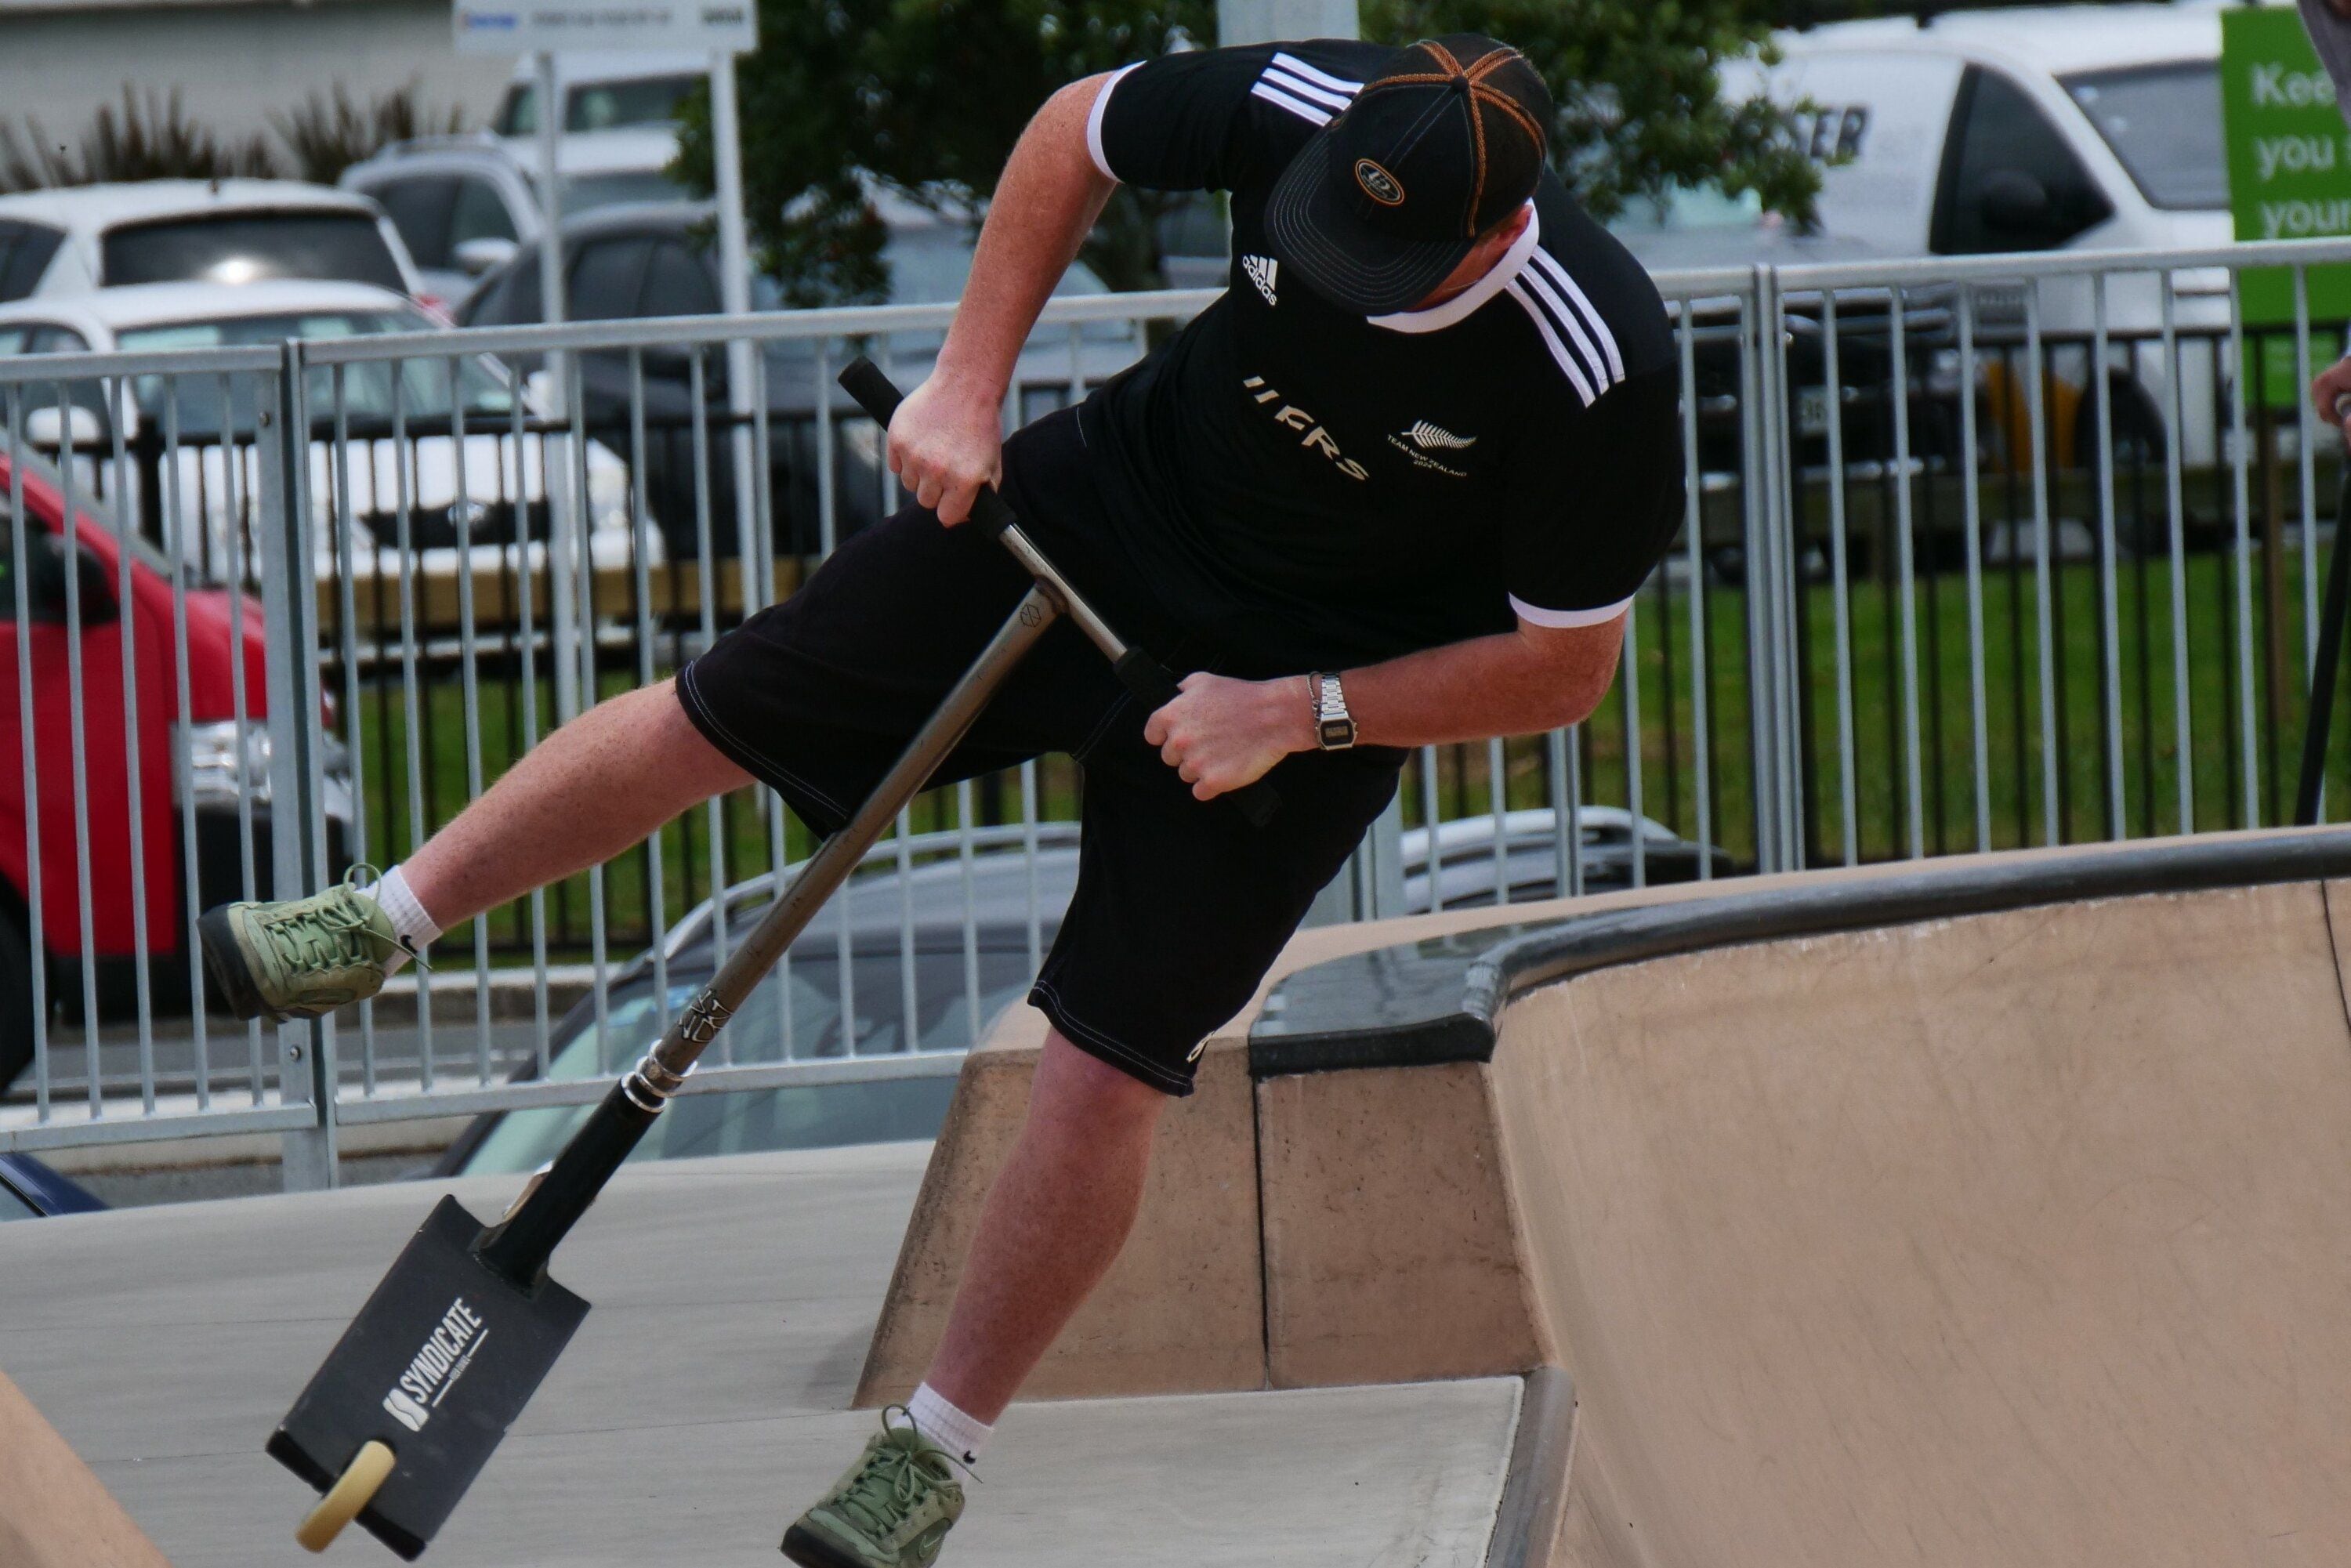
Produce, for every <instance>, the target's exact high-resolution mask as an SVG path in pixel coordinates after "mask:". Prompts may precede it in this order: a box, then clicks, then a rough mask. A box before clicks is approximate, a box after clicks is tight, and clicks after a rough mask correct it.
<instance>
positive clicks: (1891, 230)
mask: <svg viewBox="0 0 2351 1568" xmlns="http://www.w3.org/2000/svg"><path fill="white" fill-rule="evenodd" d="M1774 42H1775V44H1776V45H1777V46H1778V47H1779V49H1780V52H1781V56H1782V57H1781V59H1780V61H1779V63H1778V64H1776V65H1773V66H1771V67H1769V68H1765V67H1761V66H1758V65H1756V64H1755V63H1754V62H1752V61H1742V62H1739V63H1737V64H1734V65H1733V66H1732V67H1731V68H1728V69H1727V70H1726V71H1725V73H1724V75H1725V89H1726V92H1727V93H1728V94H1729V96H1732V97H1734V98H1741V97H1750V96H1755V95H1758V94H1761V95H1766V96H1769V97H1770V98H1771V99H1772V100H1773V101H1775V102H1779V103H1782V104H1784V105H1787V106H1789V108H1790V110H1791V112H1792V114H1793V116H1794V118H1793V120H1792V124H1793V127H1794V134H1795V136H1796V138H1797V141H1798V143H1799V145H1801V146H1802V147H1803V148H1804V149H1805V150H1806V151H1807V152H1809V153H1810V154H1811V155H1812V156H1813V157H1814V158H1815V159H1817V160H1819V161H1820V162H1821V163H1822V165H1823V167H1822V172H1821V178H1822V183H1821V194H1820V205H1819V214H1820V225H1821V228H1822V230H1823V233H1824V234H1826V235H1831V236H1835V237H1838V238H1842V239H1849V240H1853V241H1855V242H1858V243H1860V244H1863V245H1866V246H1871V247H1873V248H1874V249H1875V250H1876V251H1877V252H1878V253H1879V254H1882V255H1886V256H1927V255H1938V256H1952V255H1970V254H1978V253H1998V254H2011V255H2012V254H2019V253H2031V252H2035V251H2050V250H2061V249H2063V250H2085V249H2110V248H2122V247H2129V248H2137V247H2166V248H2174V247H2211V246H2225V245H2227V244H2228V243H2229V242H2230V241H2231V238H2232V237H2233V235H2234V228H2233V225H2232V222H2231V216H2230V212H2229V178H2228V169H2227V162H2226V159H2225V156H2224V153H2223V148H2222V143H2221V121H2220V8H2219V7H2218V6H2214V5H2139V4H2133V5H2100V6H2095V7H2091V6H2081V5H2070V6H2038V7H2035V6H2027V7H2005V8H2001V9H1997V10H1987V11H1974V12H1970V11H1951V12H1944V13H1941V14H1939V15H1936V16H1922V17H1920V18H1919V19H1917V21H1913V20H1910V19H1908V18H1902V19H1893V18H1888V19H1886V20H1871V21H1861V22H1844V23H1838V24H1835V25H1833V26H1823V27H1817V28H1813V29H1811V30H1809V31H1805V32H1800V33H1786V34H1782V35H1778V36H1777V37H1775V39H1774ZM1800 104H1802V105H1806V106H1808V107H1804V108H1803V109H1802V110H1801V111H1798V110H1797V108H1796V106H1798V105H1800ZM2173 284H2174V287H2175V290H2176V301H2175V312H2174V319H2175V320H2176V322H2177V323H2178V326H2179V329H2180V331H2181V332H2182V333H2183V335H2184V336H2185V337H2186V339H2187V341H2186V342H2185V343H2184V345H2183V349H2182V355H2183V358H2182V364H2181V369H2180V389H2179V391H2180V396H2181V402H2182V419H2181V429H2182V434H2183V439H2182V447H2181V457H2182V460H2183V461H2185V462H2188V463H2190V464H2199V465H2200V464H2208V463H2210V462H2213V461H2215V460H2216V458H2217V457H2218V456H2219V455H2220V437H2219V431H2220V426H2221V424H2223V423H2225V414H2226V403H2225V402H2224V401H2223V398H2224V396H2225V395H2227V394H2224V393H2222V392H2217V391H2216V388H2220V387H2226V386H2230V385H2232V384H2233V382H2234V381H2235V379H2236V377H2235V372H2234V371H2233V369H2232V368H2231V366H2230V365H2229V364H2228V363H2227V362H2226V355H2225V354H2224V353H2221V351H2220V344H2219V343H2218V341H2217V340H2218V338H2219V336H2220V334H2222V333H2224V332H2225V331H2226V329H2227V326H2228V320H2229V299H2228V294H2229V274H2228V272H2227V271H2226V269H2223V268H2206V269H2198V270H2192V271H2187V272H2179V273H2175V274H2174V275H2173ZM2040 298H2041V303H2042V316H2041V326H2042V329H2043V333H2044V334H2045V335H2046V336H2047V337H2048V338H2049V339H2051V340H2057V341H2064V340H2070V343H2069V344H2068V346H2066V347H2064V348H2061V349H2059V350H2056V351H2055V352H2054V353H2053V356H2052V359H2051V362H2050V370H2049V377H2050V388H2049V390H2050V392H2051V393H2052V397H2051V408H2050V411H2049V420H2050V426H2051V429H2052V431H2053V450H2052V451H2051V453H2050V457H2051V459H2052V461H2053V463H2054V464H2055V465H2057V466H2058V467H2061V468H2064V467H2071V466H2074V465H2086V464H2087V463H2089V462H2090V461H2091V460H2092V458H2093V455H2095V450H2096V417H2097V415H2096V407H2097V400H2096V399H2095V398H2092V397H2089V396H2087V395H2085V388H2086V387H2087V386H2088V385H2089V384H2090V383H2091V382H2092V380H2093V377H2094V374H2095V372H2094V371H2092V368H2091V366H2090V364H2089V359H2088V354H2087V350H2086V346H2085V345H2086V340H2087V339H2088V337H2089V334H2090V331H2091V329H2092V326H2093V321H2094V318H2095V302H2094V298H2093V294H2092V287H2091V283H2090V280H2089V279H2088V278H2087V277H2074V278H2066V279H2062V280H2057V281H2054V282H2052V283H2049V284H2045V285H2043V287H2041V290H2040ZM1977 319H1978V322H1979V325H1980V338H1982V339H1983V340H1986V341H1988V342H1997V341H1999V340H2001V339H2003V338H2005V339H2007V340H2011V341H2014V340H2021V338H2022V331H2023V297H2022V291H2020V290H2016V289H2006V290H1987V291H1982V292H1980V293H1979V295H1978V296H1977ZM2106 319H2107V325H2108V329H2109V330H2110V331H2111V332H2113V333H2114V334H2115V335H2116V337H2117V338H2124V337H2138V338H2140V339H2141V340H2142V341H2141V343H2140V345H2139V346H2138V347H2137V349H2136V350H2133V351H2132V352H2131V354H2130V355H2129V357H2128V359H2127V361H2126V363H2123V362H2118V363H2116V364H2114V365H2112V366H2110V367H2108V368H2107V370H2106V371H2105V376H2106V380H2107V382H2108V385H2109V388H2110V390H2111V392H2112V396H2113V409H2114V415H2113V417H2114V421H2115V423H2116V436H2115V440H2116V445H2117V447H2118V448H2119V449H2121V450H2122V451H2123V453H2124V455H2126V457H2130V458H2137V459H2151V460H2153V461H2160V459H2161V455H2162V450H2163V448H2162V441H2163V420H2162V417H2161V413H2160V411H2161V410H2162V408H2163V407H2164V404H2165V402H2166V399H2167V398H2168V396H2169V381H2170V375H2169V370H2168V366H2167V365H2166V364H2165V362H2164V359H2163V356H2162V354H2161V353H2160V352H2159V351H2158V350H2157V348H2156V346H2155V345H2154V343H2153V342H2152V341H2151V340H2152V339H2153V337H2154V335H2155V334H2156V333H2157V332H2158V330H2159V329H2160V327H2161V325H2162V320H2163V310H2162V297H2161V292H2160V282H2159V280H2158V277H2157V276H2156V275H2155V274H2152V273H2137V274H2127V273H2126V274H2121V275H2118V276H2116V277H2114V278H2113V279H2112V280H2111V281H2110V282H2109V284H2108V285H2107V288H2106ZM2216 355H2218V356H2219V357H2220V361H2221V362H2219V363H2216V362H2215V356H2216ZM1954 358H1955V357H1954V355H1953V353H1952V351H1951V350H1950V349H1949V346H1948V344H1945V345H1943V346H1941V349H1940V352H1939V354H1925V355H1920V356H1918V357H1917V371H1918V373H1919V374H1920V375H1921V376H1922V377H1923V376H1927V375H1931V374H1940V375H1942V376H1944V377H1946V378H1948V377H1949V376H1951V375H1952V373H1953V371H1954ZM2126 366H2127V368H2126ZM2021 373H2022V372H2021V370H2018V369H2012V368H2011V367H2010V366H2009V365H2006V364H2003V363H2001V361H1999V359H1998V358H1997V356H1994V355H1987V356H1986V358H1985V360H1984V361H1982V363H1981V368H1980V371H1979V375H1980V379H1981V380H1980V387H1979V389H1978V391H1979V392H1980V393H1981V394H1982V395H1983V396H1984V397H1985V399H1986V403H1987V408H1986V413H1987V414H1988V418H1987V420H1986V433H1987V441H1988V443H1989V444H1991V446H1992V447H1993V452H1992V455H1993V456H1994V458H1995V460H2000V461H2004V462H2005V463H2006V464H2007V465H2008V466H2011V467H2019V466H2022V465H2023V463H2024V462H2025V456H2024V454H2023V452H2022V446H2023V445H2024V444H2025V441H2026V438H2027V436H2028V435H2029V430H2030V426H2029V424H2028V423H2025V421H2024V414H2023V412H2022V411H2023V407H2024V403H2025V402H2026V398H2025V395H2024V391H2023V389H2022V388H2021V387H2019V386H2018V385H2016V382H2017V381H2018V379H2019V376H2020V375H2021ZM1955 393H1956V387H1955V386H1954V387H1953V388H1952V390H1951V392H1947V393H1946V394H1945V396H1946V400H1947V401H1949V399H1950V398H1951V397H1953V396H1954V395H1955ZM2003 447H2015V448H2017V449H2018V450H2016V451H2014V452H2004V451H2003V450H2002V448H2003Z"/></svg>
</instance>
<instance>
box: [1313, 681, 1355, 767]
mask: <svg viewBox="0 0 2351 1568" xmlns="http://www.w3.org/2000/svg"><path fill="white" fill-rule="evenodd" d="M1307 692H1308V695H1311V697H1312V698H1313V699H1314V744H1315V745H1317V746H1319V747H1322V749H1323V750H1325V751H1344V750H1346V749H1347V748H1348V747H1351V746H1353V745H1354V744H1355V716H1354V715H1353V714H1351V713H1349V712H1348V711H1347V693H1346V689H1345V688H1344V687H1343V686H1342V685H1340V684H1339V677H1338V676H1336V675H1326V674H1322V672H1320V671H1317V672H1316V673H1315V674H1311V675H1310V676H1308V677H1307Z"/></svg>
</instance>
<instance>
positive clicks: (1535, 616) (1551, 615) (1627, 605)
mask: <svg viewBox="0 0 2351 1568" xmlns="http://www.w3.org/2000/svg"><path fill="white" fill-rule="evenodd" d="M1636 597H1638V595H1627V596H1626V597H1625V598H1623V599H1620V600H1618V601H1616V602H1615V603H1614V604H1605V605H1603V606H1601V607H1600V608H1599V609H1597V610H1545V609H1544V608H1543V607H1542V606H1541V605H1539V604H1529V603H1528V602H1527V601H1525V600H1523V599H1520V597H1519V596H1518V595H1517V594H1515V593H1513V594H1511V595H1510V608H1511V609H1512V610H1514V611H1516V612H1518V616H1519V619H1520V620H1521V621H1525V622H1531V623H1532V624H1534V625H1537V626H1553V627H1567V626H1605V625H1606V624H1608V622H1611V621H1614V620H1615V619H1616V617H1618V616H1619V615H1622V614H1624V613H1625V612H1626V611H1627V610H1630V609H1632V608H1633V600H1634V599H1635V598H1636Z"/></svg>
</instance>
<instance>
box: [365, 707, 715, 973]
mask: <svg viewBox="0 0 2351 1568" xmlns="http://www.w3.org/2000/svg"><path fill="white" fill-rule="evenodd" d="M670 688H671V683H669V682H668V681H663V682H662V683H660V684H659V685H651V686H646V687H644V688H643V689H642V690H639V691H633V692H630V693H628V694H627V695H623V696H617V697H613V698H611V699H610V700H609V701H606V702H603V703H600V704H598V705H597V706H594V707H592V708H590V709H589V710H588V711H587V712H586V713H584V714H581V715H580V716H579V717H578V718H576V719H573V720H572V721H571V722H570V723H569V724H567V725H565V726H564V727H562V728H560V729H559V730H557V731H556V732H555V733H554V734H552V735H550V736H549V737H547V738H546V739H545V740H543V741H541V742H540V743H539V744H538V746H537V747H533V748H532V749H531V751H530V752H529V754H528V755H527V756H525V757H524V758H523V759H522V760H521V761H519V762H517V763H516V764H515V765H514V766H513V767H512V768H508V769H507V774H506V776H505V777H504V778H502V779H499V780H498V781H497V782H496V784H494V785H492V786H491V787H490V788H489V789H488V790H487V791H486V792H485V793H484V794H483V796H482V798H481V799H480V800H476V801H475V802H474V803H473V804H472V805H470V806H468V807H466V808H465V810H462V811H460V812H458V813H457V815H456V816H455V818H454V819H452V820H451V821H450V822H449V824H448V825H447V826H446V827H444V828H443V829H442V830H441V831H439V832H437V833H435V834H434V835H433V837H432V838H431V839H429V840H427V841H425V843H424V845H423V847H422V848H421V849H419V850H418V851H417V852H415V853H414V854H413V855H411V856H410V857H409V858H408V859H406V860H405V861H402V862H401V875H402V877H404V878H406V879H407V882H408V886H409V890H410V891H411V892H413V893H414V894H416V898H417V902H418V903H420V904H423V905H424V909H425V913H427V914H428V915H432V916H433V919H434V923H435V924H436V925H441V926H442V927H444V929H445V928H446V927H448V926H452V925H456V924H457V923H458V922H460V921H463V920H466V919H469V918H471V917H472V916H474V915H479V914H481V913H482V912H483V911H484V910H486V909H495V908H496V907H497V906H498V905H499V904H504V903H506V902H507V900H509V899H514V898H519V897H521V896H522V895H523V894H526V893H528V892H529V891H530V890H531V889H533V888H535V887H544V886H545V885H546V884H547V883H550V882H556V881H559V880H560V879H561V878H564V877H567V876H569V875H570V874H571V873H574V872H578V871H585V870H586V869H587V868H588V867H590V866H592V865H601V864H602V863H603V862H606V861H608V860H611V858H612V857H613V856H615V855H617V854H619V853H620V852H622V851H623V850H625V849H627V848H628V847H629V846H630V845H631V844H633V843H635V842H636V841H638V840H640V839H642V838H643V837H644V836H645V835H646V834H648V833H650V832H653V831H654V830H655V829H657V828H659V827H660V826H661V825H662V824H663V823H664V822H666V821H669V820H670V819H671V818H672V817H674V816H676V815H677V814H678V813H679V812H681V811H684V810H686V809H687V808H689V807H691V806H696V805H699V804H701V803H702V802H703V801H705V800H708V799H710V798H711V797H712V796H713V795H720V794H724V793H726V791H727V790H729V789H741V788H743V787H744V786H745V785H747V784H750V783H753V782H755V780H754V779H752V778H751V776H750V775H749V774H747V773H746V772H744V771H743V769H741V768H737V766H736V765H735V764H734V763H733V762H731V761H729V760H728V759H727V758H726V755H725V754H724V753H722V752H720V751H719V750H718V749H717V748H716V747H714V746H712V745H711V744H710V742H708V741H706V740H705V739H703V738H702V732H701V731H700V730H698V729H696V728H695V727H694V724H693V722H692V721H691V720H689V719H688V718H687V717H686V716H685V710H684V708H682V707H680V706H678V701H677V694H676V693H675V692H674V691H672V690H671V689H670Z"/></svg>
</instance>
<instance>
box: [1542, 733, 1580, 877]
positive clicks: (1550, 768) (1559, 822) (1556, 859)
mask: <svg viewBox="0 0 2351 1568" xmlns="http://www.w3.org/2000/svg"><path fill="white" fill-rule="evenodd" d="M1543 763H1544V767H1543V786H1544V789H1545V790H1546V792H1547V793H1548V794H1549V796H1550V799H1549V800H1546V801H1545V802H1544V803H1545V804H1546V805H1548V806H1550V807H1551V849H1552V883H1551V886H1552V897H1554V898H1565V897H1567V896H1568V894H1570V893H1571V892H1573V888H1574V883H1575V878H1574V875H1573V871H1572V868H1571V867H1570V866H1569V864H1568V861H1569V854H1568V842H1567V731H1565V730H1563V729H1554V730H1551V731H1549V732H1548V733H1546V734H1545V735H1544V736H1543Z"/></svg>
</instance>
